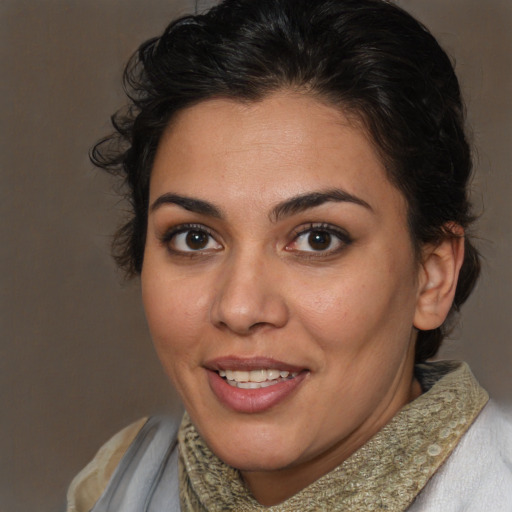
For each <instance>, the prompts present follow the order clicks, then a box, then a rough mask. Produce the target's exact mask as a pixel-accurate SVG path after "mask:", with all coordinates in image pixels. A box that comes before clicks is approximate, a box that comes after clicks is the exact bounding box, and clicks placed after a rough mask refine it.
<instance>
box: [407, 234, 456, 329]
mask: <svg viewBox="0 0 512 512" xmlns="http://www.w3.org/2000/svg"><path fill="white" fill-rule="evenodd" d="M448 231H450V232H451V233H453V236H451V237H448V238H445V239H444V240H443V241H441V242H440V243H439V244H438V245H436V246H427V247H425V248H424V250H423V259H422V263H421V268H420V273H419V281H418V282H419V286H418V299H417V302H416V312H415V315H414V327H416V328H417V329H420V330H422V331H427V330H431V329H436V328H437V327H439V326H440V325H441V324H442V323H443V322H444V321H445V319H446V317H447V316H448V313H449V311H450V308H451V307H452V303H453V298H454V296H455V290H456V288H457V280H458V278H459V271H460V268H461V267H462V262H463V261H464V230H463V229H462V227H460V226H458V225H455V226H449V227H448Z"/></svg>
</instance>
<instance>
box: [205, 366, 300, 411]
mask: <svg viewBox="0 0 512 512" xmlns="http://www.w3.org/2000/svg"><path fill="white" fill-rule="evenodd" d="M207 373H208V380H209V382H210V388H211V389H212V391H213V392H214V394H215V396H216V397H217V398H218V399H219V401H220V402H221V403H222V404H224V405H225V406H226V407H228V408H229V409H232V410H233V411H236V412H244V413H257V412H264V411H267V410H268V409H270V408H272V407H274V406H276V405H277V404H278V403H280V402H282V401H283V400H284V399H285V398H287V397H288V396H289V395H290V394H291V393H293V392H294V391H295V390H296V389H297V387H298V386H299V385H300V384H301V382H302V381H303V380H304V379H305V377H306V375H307V373H308V372H306V371H303V372H300V373H299V374H298V375H297V376H296V377H294V378H292V379H287V380H284V381H281V382H278V383H277V384H273V385H272V386H267V387H265V388H258V389H241V388H235V387H234V386H231V385H230V384H228V383H227V382H226V380H225V379H223V378H222V377H220V376H219V374H218V373H217V372H214V371H212V370H207Z"/></svg>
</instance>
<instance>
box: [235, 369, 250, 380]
mask: <svg viewBox="0 0 512 512" xmlns="http://www.w3.org/2000/svg"><path fill="white" fill-rule="evenodd" d="M233 380H236V381H237V382H249V372H241V371H234V372H233Z"/></svg>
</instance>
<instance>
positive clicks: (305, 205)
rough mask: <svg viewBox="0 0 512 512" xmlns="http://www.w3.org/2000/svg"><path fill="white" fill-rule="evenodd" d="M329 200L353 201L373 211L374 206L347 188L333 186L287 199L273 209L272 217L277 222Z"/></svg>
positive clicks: (339, 201) (337, 201)
mask: <svg viewBox="0 0 512 512" xmlns="http://www.w3.org/2000/svg"><path fill="white" fill-rule="evenodd" d="M329 202H336V203H353V204H356V205H359V206H363V207H364V208H366V209H368V210H370V211H371V212H373V208H372V207H371V206H370V205H369V204H368V203H367V202H366V201H365V200H364V199H361V198H360V197H357V196H354V195H353V194H350V193H348V192H347V191H345V190H342V189H339V188H333V189H328V190H324V191H319V192H310V193H306V194H301V195H299V196H295V197H292V198H290V199H287V200H286V201H283V202H282V203H279V204H278V205H277V206H275V207H274V208H273V209H272V211H271V212H270V218H271V220H273V221H274V222H277V221H278V220H280V219H282V218H283V217H289V216H290V215H294V214H296V213H300V212H303V211H305V210H308V209H309V208H314V207H315V206H320V205H322V204H324V203H329Z"/></svg>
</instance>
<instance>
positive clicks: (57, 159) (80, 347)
mask: <svg viewBox="0 0 512 512" xmlns="http://www.w3.org/2000/svg"><path fill="white" fill-rule="evenodd" d="M400 3H401V5H403V6H404V7H405V8H406V9H408V10H410V11H411V12H413V13H415V14H416V15H417V16H418V17H419V18H420V19H422V20H423V21H424V22H425V23H426V24H427V25H428V26H429V27H430V28H431V29H432V31H433V32H434V34H435V35H437V36H438V38H439V39H440V40H441V41H442V43H443V44H444V46H445V47H446V48H447V49H448V51H449V53H450V54H451V55H453V56H454V57H455V58H456V61H457V70H458V73H459V76H460V77H461V80H462V84H463V89H464V92H465V95H466V99H467V104H468V111H469V118H470V122H471V124H472V125H473V138H474V142H475V145H476V147H477V169H478V172H477V175H476V178H475V183H474V185H475V187H474V188H475V200H476V203H477V205H478V209H479V210H480V211H482V212H483V217H482V220H481V221H480V223H479V232H480V234H481V237H482V240H481V244H480V247H481V249H482V251H483V253H484V254H485V256H486V264H485V270H484V278H483V280H482V282H481V284H480V286H479V288H478V290H477V292H476V294H475V295H474V297H473V298H472V299H471V301H470V303H469V304H468V305H467V307H466V308H465V311H464V314H463V320H462V322H461V325H460V326H459V327H458V328H457V331H456V333H455V335H456V338H457V340H456V341H453V342H451V343H450V344H449V346H448V347H447V348H446V349H445V351H444V354H445V355H446V356H447V357H452V358H455V357H456V358H463V359H466V360H468V361H469V362H470V363H471V366H472V368H473V370H474V372H475V373H476V375H477V376H478V378H479V379H480V380H481V382H482V383H483V384H484V385H485V386H486V387H487V388H488V389H489V390H490V391H491V393H492V394H493V395H494V396H495V397H496V398H497V399H498V400H500V401H501V402H502V403H504V404H507V405H509V406H512V393H511V389H512V364H511V363H512V344H511V343H510V332H511V331H512V275H511V272H512V270H511V268H512V265H511V263H512V247H511V239H512V237H511V232H512V207H511V202H510V197H512V172H511V169H510V163H511V156H512V149H511V148H512V136H511V133H512V94H511V92H512V57H511V51H512V30H511V29H512V2H510V0H486V1H485V2H482V1H481V0H449V1H446V0H402V1H401V2H400ZM190 9H192V2H191V1H190V0H181V1H177V0H145V1H143V0H0V16H1V24H2V27H1V30H0V38H1V42H0V51H1V62H0V66H1V68H0V69H1V73H2V79H1V81H0V88H1V94H0V99H1V102H2V103H1V106H0V107H1V112H2V116H1V119H2V128H1V130H2V132H1V137H0V144H1V150H0V155H1V157H0V158H1V164H0V165H1V173H0V215H1V217H0V218H1V223H0V264H1V269H2V278H1V279H2V280H1V286H0V312H1V313H0V322H1V327H0V328H1V333H2V341H1V345H0V406H1V411H2V413H1V419H0V428H1V437H0V454H1V457H0V511H2V512H22V511H23V512H25V511H27V510H38V511H43V512H44V511H55V510H60V509H61V508H62V507H63V499H64V493H65V489H66V486H67V485H68V483H69V481H70V479H71V478H72V476H73V475H74V474H75V473H76V472H77V471H78V470H79V469H80V468H81V467H82V466H83V465H84V464H85V463H86V462H87V461H88V459H89V458H90V457H91V456H92V455H93V454H94V452H95V450H96V449H97V448H98V447H99V446H100V444H101V443H102V442H104V441H105V440H106V439H107V438H108V437H109V436H110V435H112V434H113V433H114V432H115V431H117V430H118V429H120V428H121V427H122V426H124V425H125V424H127V423H128V422H130V421H133V420H134V419H136V418H138V417H140V416H143V415H147V414H150V413H153V412H155V411H158V410H161V409H163V408H165V407H169V406H172V404H173V403H175V396H174V394H173V392H172V391H171V390H170V386H169V385H168V384H167V382H166V380H165V378H164V377H163V375H162V372H161V371H160V368H159V366H158V362H157V360H156V357H155V356H154V355H153V352H152V348H151V346H150V340H149V336H148V334H147V331H146V327H145V322H144V317H143V313H142V310H141V305H140V300H139V290H138V284H137V283H136V282H134V283H130V284H122V283H121V277H120V275H119V274H117V273H116V270H115V268H114V265H113V263H112V262H111V260H110V258H109V256H108V246H109V240H110V238H109V237H110V234H111V233H112V231H113V228H114V226H115V225H116V224H117V222H118V220H119V216H120V215H121V213H122V209H123V205H122V204H119V201H118V199H117V197H116V196H115V194H114V192H113V191H112V187H111V183H110V181H109V180H108V179H107V177H106V176H103V174H102V173H101V172H99V171H95V170H93V169H92V167H91V165H90V164H89V162H88V159H87V151H88V148H89V147H90V146H91V144H92V143H93V142H94V141H95V140H96V139H97V138H98V137H99V136H101V135H102V134H104V133H106V132H108V131H109V126H108V116H109V115H110V113H111V112H113V110H114V109H115V108H117V107H119V106H120V105H121V104H122V103H123V98H122V96H121V93H120V86H119V84H120V76H121V71H122V66H123V63H124V62H125V61H126V59H127V58H128V56H129V55H130V53H131V52H132V51H133V50H134V49H135V47H136V46H137V45H138V43H139V42H141V41H142V40H143V39H145V38H147V37H150V36H152V35H155V34H157V33H158V32H160V31H161V30H162V29H163V28H164V27H165V26H166V24H167V23H168V21H169V20H170V18H171V17H173V16H174V15H175V14H177V13H178V14H183V13H184V12H186V11H187V10H190ZM459 340H460V341H459Z"/></svg>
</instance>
